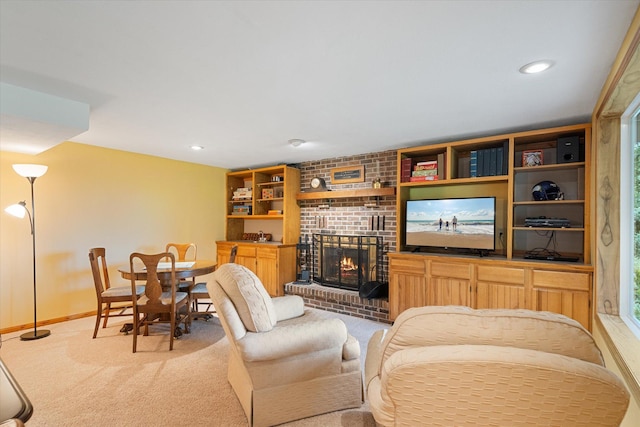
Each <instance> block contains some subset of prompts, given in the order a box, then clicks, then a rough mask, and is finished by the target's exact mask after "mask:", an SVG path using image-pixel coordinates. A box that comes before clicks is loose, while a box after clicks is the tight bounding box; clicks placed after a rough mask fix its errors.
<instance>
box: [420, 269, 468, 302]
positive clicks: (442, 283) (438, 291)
mask: <svg viewBox="0 0 640 427" xmlns="http://www.w3.org/2000/svg"><path fill="white" fill-rule="evenodd" d="M427 271H428V272H429V276H430V279H429V283H428V284H427V304H428V305H464V306H467V307H472V306H473V301H472V299H471V296H472V292H471V291H472V289H471V278H472V277H473V264H471V263H448V262H439V261H430V262H428V263H427Z"/></svg>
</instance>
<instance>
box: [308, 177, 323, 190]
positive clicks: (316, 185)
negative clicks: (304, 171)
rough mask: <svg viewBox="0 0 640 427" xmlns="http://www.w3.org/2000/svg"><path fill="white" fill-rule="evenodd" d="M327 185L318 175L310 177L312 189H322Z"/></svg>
mask: <svg viewBox="0 0 640 427" xmlns="http://www.w3.org/2000/svg"><path fill="white" fill-rule="evenodd" d="M326 187H327V184H326V182H325V181H324V178H320V177H319V176H315V177H313V178H312V179H311V188H312V189H314V190H324V189H325V188H326Z"/></svg>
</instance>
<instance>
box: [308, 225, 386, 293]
mask: <svg viewBox="0 0 640 427" xmlns="http://www.w3.org/2000/svg"><path fill="white" fill-rule="evenodd" d="M312 240H313V250H312V264H313V266H312V270H313V280H314V281H315V282H318V283H320V284H322V285H326V286H332V287H335V288H341V289H349V290H356V291H357V290H359V289H360V287H361V286H362V285H363V284H365V283H367V282H370V281H374V280H380V279H381V278H382V272H383V250H382V237H380V236H345V235H334V234H314V235H313V239H312Z"/></svg>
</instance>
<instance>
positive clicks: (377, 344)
mask: <svg viewBox="0 0 640 427" xmlns="http://www.w3.org/2000/svg"><path fill="white" fill-rule="evenodd" d="M386 333H387V330H386V329H381V330H379V331H376V332H374V333H373V335H372V336H371V339H369V343H368V344H367V357H366V359H365V361H364V386H365V387H366V388H367V389H368V388H369V383H370V382H371V380H372V379H373V378H375V377H377V376H378V375H380V368H381V364H382V350H383V347H382V340H383V339H384V337H385V334H386Z"/></svg>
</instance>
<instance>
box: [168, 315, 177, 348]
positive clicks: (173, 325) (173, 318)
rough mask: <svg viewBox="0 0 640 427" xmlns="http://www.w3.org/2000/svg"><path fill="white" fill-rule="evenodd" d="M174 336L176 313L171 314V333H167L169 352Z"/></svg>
mask: <svg viewBox="0 0 640 427" xmlns="http://www.w3.org/2000/svg"><path fill="white" fill-rule="evenodd" d="M175 334H176V312H175V310H174V311H172V312H171V332H170V333H169V351H171V350H173V336H174V335H175Z"/></svg>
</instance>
